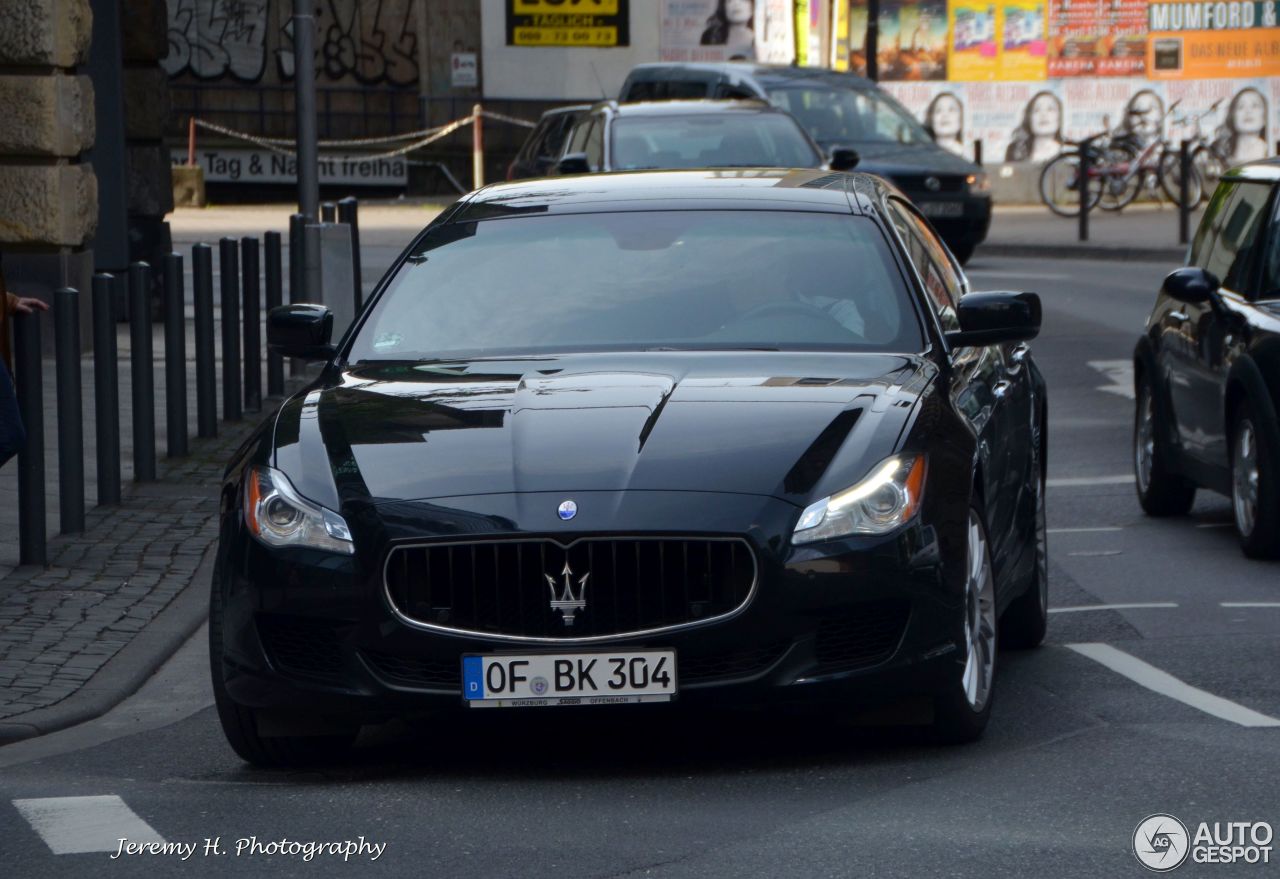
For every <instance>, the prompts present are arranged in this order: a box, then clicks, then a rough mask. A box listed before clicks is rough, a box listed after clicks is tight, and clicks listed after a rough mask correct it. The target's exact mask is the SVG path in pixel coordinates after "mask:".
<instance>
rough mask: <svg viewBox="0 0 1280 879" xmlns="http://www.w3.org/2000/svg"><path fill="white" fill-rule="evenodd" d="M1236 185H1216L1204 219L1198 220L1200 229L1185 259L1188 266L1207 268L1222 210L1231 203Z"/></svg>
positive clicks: (1226, 183) (1224, 183)
mask: <svg viewBox="0 0 1280 879" xmlns="http://www.w3.org/2000/svg"><path fill="white" fill-rule="evenodd" d="M1237 185H1238V184H1235V183H1228V182H1226V181H1224V182H1222V183H1220V184H1218V188H1217V190H1215V191H1214V193H1213V198H1211V199H1209V206H1208V207H1206V208H1205V210H1204V217H1202V218H1201V220H1200V228H1198V229H1197V230H1196V237H1195V238H1194V239H1193V240H1192V242H1191V251H1190V253H1189V254H1188V258H1187V264H1188V265H1193V266H1199V267H1200V268H1202V269H1203V268H1207V267H1208V264H1209V263H1208V260H1209V253H1210V252H1211V251H1212V250H1213V241H1214V239H1215V238H1217V237H1218V232H1219V230H1220V229H1221V228H1222V217H1223V208H1224V207H1226V205H1227V202H1229V201H1231V197H1232V196H1233V195H1234V194H1235V191H1236V186H1237Z"/></svg>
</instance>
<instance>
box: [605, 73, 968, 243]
mask: <svg viewBox="0 0 1280 879" xmlns="http://www.w3.org/2000/svg"><path fill="white" fill-rule="evenodd" d="M690 98H764V99H766V100H768V101H769V102H770V103H772V104H774V105H776V106H778V107H781V108H782V109H784V110H786V111H787V112H789V113H790V114H791V115H792V116H794V117H795V118H796V119H797V120H798V121H799V122H800V124H801V125H802V126H804V128H805V129H806V130H807V131H808V132H809V135H810V136H811V137H812V138H813V139H814V140H815V141H817V142H818V145H819V146H821V147H822V149H823V150H825V151H826V152H827V154H828V155H831V154H832V152H833V150H835V149H836V148H838V147H851V148H852V149H854V150H856V151H857V153H858V155H859V156H860V157H861V160H860V162H859V163H858V170H859V171H868V172H870V173H872V174H878V175H880V176H881V177H887V178H888V179H890V180H892V181H893V182H894V183H896V184H897V185H898V188H899V189H901V190H902V191H903V192H904V193H906V194H907V197H908V198H910V199H911V200H912V202H914V203H915V205H916V207H918V208H919V209H920V212H921V213H923V214H924V215H925V216H926V217H928V218H929V220H930V222H932V223H933V225H934V228H936V229H937V230H938V234H939V235H941V236H942V239H943V240H944V241H945V242H946V243H947V246H948V247H950V248H951V251H952V253H954V254H955V256H956V258H957V259H958V260H959V261H960V262H962V263H963V262H966V261H968V259H969V257H970V256H972V255H973V251H974V249H975V248H976V247H977V246H978V245H979V244H981V243H982V242H983V241H984V240H985V239H986V237H987V228H988V227H989V226H990V225H991V184H990V181H989V180H988V178H987V175H986V174H985V173H984V172H983V170H982V169H981V168H980V167H978V166H977V165H975V164H973V163H972V162H969V161H966V160H965V159H962V158H960V157H959V156H956V155H954V154H953V153H950V152H948V151H947V150H945V149H943V148H942V147H940V146H938V145H937V144H936V143H934V141H933V138H932V137H931V136H930V135H929V133H928V132H927V131H926V130H925V129H924V127H923V126H922V125H921V124H920V123H919V122H917V121H916V120H915V118H914V117H913V116H912V115H911V113H910V112H909V111H908V110H907V109H906V108H905V107H903V106H902V105H901V104H899V103H898V102H897V101H895V100H894V99H893V98H892V97H891V96H890V95H889V94H887V93H886V92H884V91H882V90H881V89H879V88H878V87H877V86H876V84H875V83H873V82H871V81H870V80H868V79H864V78H863V77H861V76H855V75H853V74H851V73H837V72H835V71H831V70H822V69H819V68H812V67H782V66H774V65H768V64H754V63H750V62H736V63H735V62H724V63H680V64H672V63H656V64H641V65H639V66H637V67H635V68H633V69H632V71H631V73H630V74H628V76H627V81H626V82H625V83H624V84H623V86H622V95H621V100H623V101H660V100H672V99H677V100H684V99H690Z"/></svg>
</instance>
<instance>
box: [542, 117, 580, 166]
mask: <svg viewBox="0 0 1280 879" xmlns="http://www.w3.org/2000/svg"><path fill="white" fill-rule="evenodd" d="M572 128H573V115H572V114H570V113H565V114H564V115H562V116H558V117H556V119H555V120H554V121H553V122H552V123H551V125H550V126H549V127H548V129H547V134H546V137H545V138H543V141H542V144H541V146H540V147H539V149H538V157H539V158H543V159H558V158H559V157H560V151H561V150H562V149H563V148H564V141H565V137H566V136H567V135H568V133H569V131H570V130H571V129H572Z"/></svg>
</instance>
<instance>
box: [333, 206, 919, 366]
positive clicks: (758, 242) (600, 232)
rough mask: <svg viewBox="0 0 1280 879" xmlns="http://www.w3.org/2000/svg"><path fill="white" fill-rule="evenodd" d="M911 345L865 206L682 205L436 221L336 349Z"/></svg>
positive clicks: (458, 353) (369, 352) (448, 352)
mask: <svg viewBox="0 0 1280 879" xmlns="http://www.w3.org/2000/svg"><path fill="white" fill-rule="evenodd" d="M922 348H923V342H922V336H921V330H920V324H919V321H918V320H917V318H916V316H915V311H914V310H913V307H912V304H911V298H910V294H909V293H908V291H907V288H906V287H905V285H904V281H903V279H902V276H901V275H900V274H899V273H898V272H897V270H896V269H895V268H894V265H893V260H892V258H891V256H890V252H889V249H888V244H887V243H886V241H885V239H884V237H883V236H882V234H881V232H880V231H879V229H878V227H877V226H876V225H875V224H874V223H873V222H872V221H871V220H870V219H868V218H866V217H853V216H849V215H847V214H824V213H807V212H775V211H759V210H756V211H699V210H685V211H644V212H640V211H637V212H630V213H594V214H570V215H545V214H544V215H541V216H526V217H517V218H511V219H492V220H481V221H478V222H463V223H450V224H447V225H444V226H439V227H437V228H435V229H433V230H432V231H431V232H429V233H428V234H427V236H426V237H425V238H423V239H422V240H420V241H419V242H417V244H415V246H414V249H413V252H412V253H411V254H410V256H409V257H408V259H407V260H406V261H405V263H404V264H403V265H402V266H401V268H400V269H399V270H398V271H397V272H396V274H395V276H394V277H393V278H392V279H391V281H390V283H389V286H388V287H387V289H386V290H385V291H384V292H383V293H382V295H381V296H379V298H378V300H377V302H376V303H375V304H374V306H373V309H372V312H371V313H370V315H369V316H368V318H367V319H366V320H365V321H364V323H363V325H362V326H361V327H360V329H359V331H358V333H357V334H356V335H355V338H354V341H353V342H352V344H351V347H350V350H349V351H348V354H347V358H348V360H349V361H350V362H360V361H379V360H394V361H403V360H448V359H462V358H474V357H480V356H508V355H513V354H537V353H566V352H574V351H610V350H627V351H647V350H670V349H696V350H704V349H712V350H717V349H718V350H741V349H771V350H774V349H776V350H834V351H897V352H906V351H919V350H921V349H922Z"/></svg>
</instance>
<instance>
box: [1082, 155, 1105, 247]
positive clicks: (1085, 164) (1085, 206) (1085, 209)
mask: <svg viewBox="0 0 1280 879" xmlns="http://www.w3.org/2000/svg"><path fill="white" fill-rule="evenodd" d="M1092 149H1093V144H1085V145H1084V146H1083V147H1082V148H1081V149H1080V171H1079V174H1080V181H1079V187H1080V226H1079V228H1078V229H1077V235H1076V237H1077V238H1079V240H1081V241H1088V240H1089V187H1090V185H1091V183H1090V180H1089V171H1090V170H1091V169H1092V167H1093V161H1092V160H1093V152H1092ZM1103 185H1104V186H1105V185H1106V184H1105V182H1104V183H1103Z"/></svg>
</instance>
